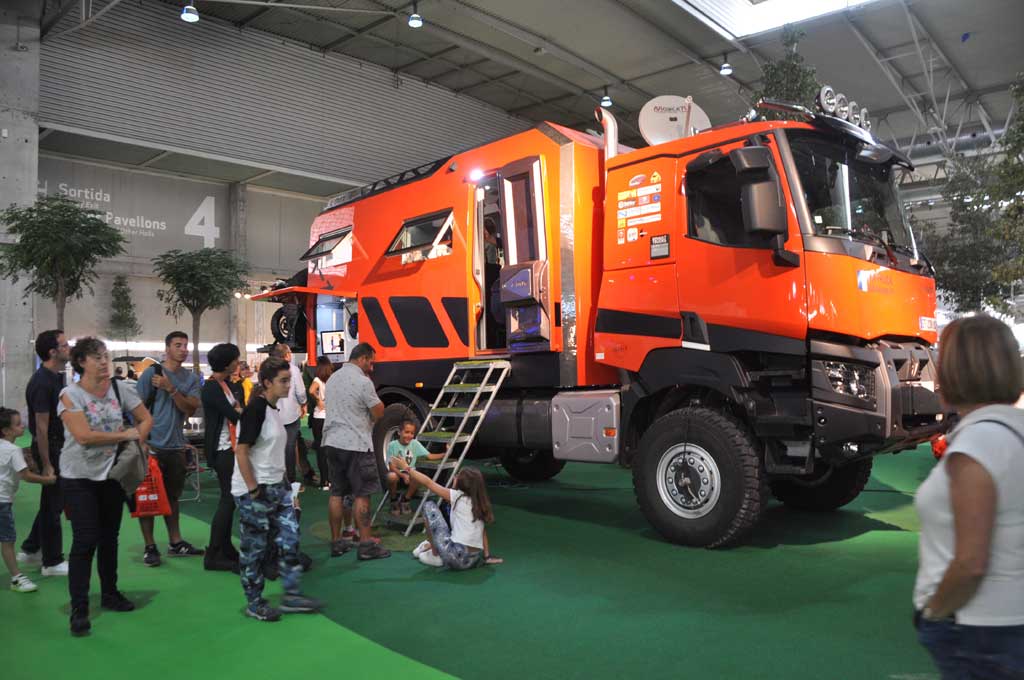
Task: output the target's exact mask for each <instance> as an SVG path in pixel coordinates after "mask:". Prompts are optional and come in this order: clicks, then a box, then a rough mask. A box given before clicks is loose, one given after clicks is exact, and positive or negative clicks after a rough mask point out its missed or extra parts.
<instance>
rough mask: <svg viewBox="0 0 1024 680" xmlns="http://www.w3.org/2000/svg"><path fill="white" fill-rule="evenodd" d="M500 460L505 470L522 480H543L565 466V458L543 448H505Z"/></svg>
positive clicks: (549, 477)
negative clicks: (560, 457) (558, 457)
mask: <svg viewBox="0 0 1024 680" xmlns="http://www.w3.org/2000/svg"><path fill="white" fill-rule="evenodd" d="M500 460H501V465H502V467H504V468H505V471H506V472H508V473H509V474H510V475H512V477H514V478H516V479H518V480H519V481H521V482H543V481H545V480H548V479H551V478H552V477H554V476H555V475H557V474H558V473H559V472H561V471H562V468H564V467H565V461H564V460H557V459H556V458H555V457H554V455H553V454H552V453H551V451H547V450H542V449H505V450H504V451H502V453H501V458H500Z"/></svg>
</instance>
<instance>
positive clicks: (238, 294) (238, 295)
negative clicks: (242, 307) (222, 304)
mask: <svg viewBox="0 0 1024 680" xmlns="http://www.w3.org/2000/svg"><path fill="white" fill-rule="evenodd" d="M235 299H236V300H241V299H242V294H241V293H239V292H238V291H237V290H236V291H235Z"/></svg>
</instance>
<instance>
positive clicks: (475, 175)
mask: <svg viewBox="0 0 1024 680" xmlns="http://www.w3.org/2000/svg"><path fill="white" fill-rule="evenodd" d="M483 178H484V171H483V170H481V169H480V168H473V169H472V170H470V171H469V181H470V182H479V181H480V180H482V179H483Z"/></svg>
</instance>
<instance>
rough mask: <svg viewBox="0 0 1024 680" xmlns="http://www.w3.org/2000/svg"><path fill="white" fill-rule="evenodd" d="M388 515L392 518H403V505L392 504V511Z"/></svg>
mask: <svg viewBox="0 0 1024 680" xmlns="http://www.w3.org/2000/svg"><path fill="white" fill-rule="evenodd" d="M388 514H390V515H391V516H392V517H401V516H402V505H401V503H392V504H391V509H390V510H389V511H388Z"/></svg>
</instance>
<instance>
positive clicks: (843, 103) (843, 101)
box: [836, 94, 850, 120]
mask: <svg viewBox="0 0 1024 680" xmlns="http://www.w3.org/2000/svg"><path fill="white" fill-rule="evenodd" d="M849 116H850V100H849V99H847V98H846V95H845V94H837V95H836V117H837V118H842V119H843V120H846V119H847V118H849Z"/></svg>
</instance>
